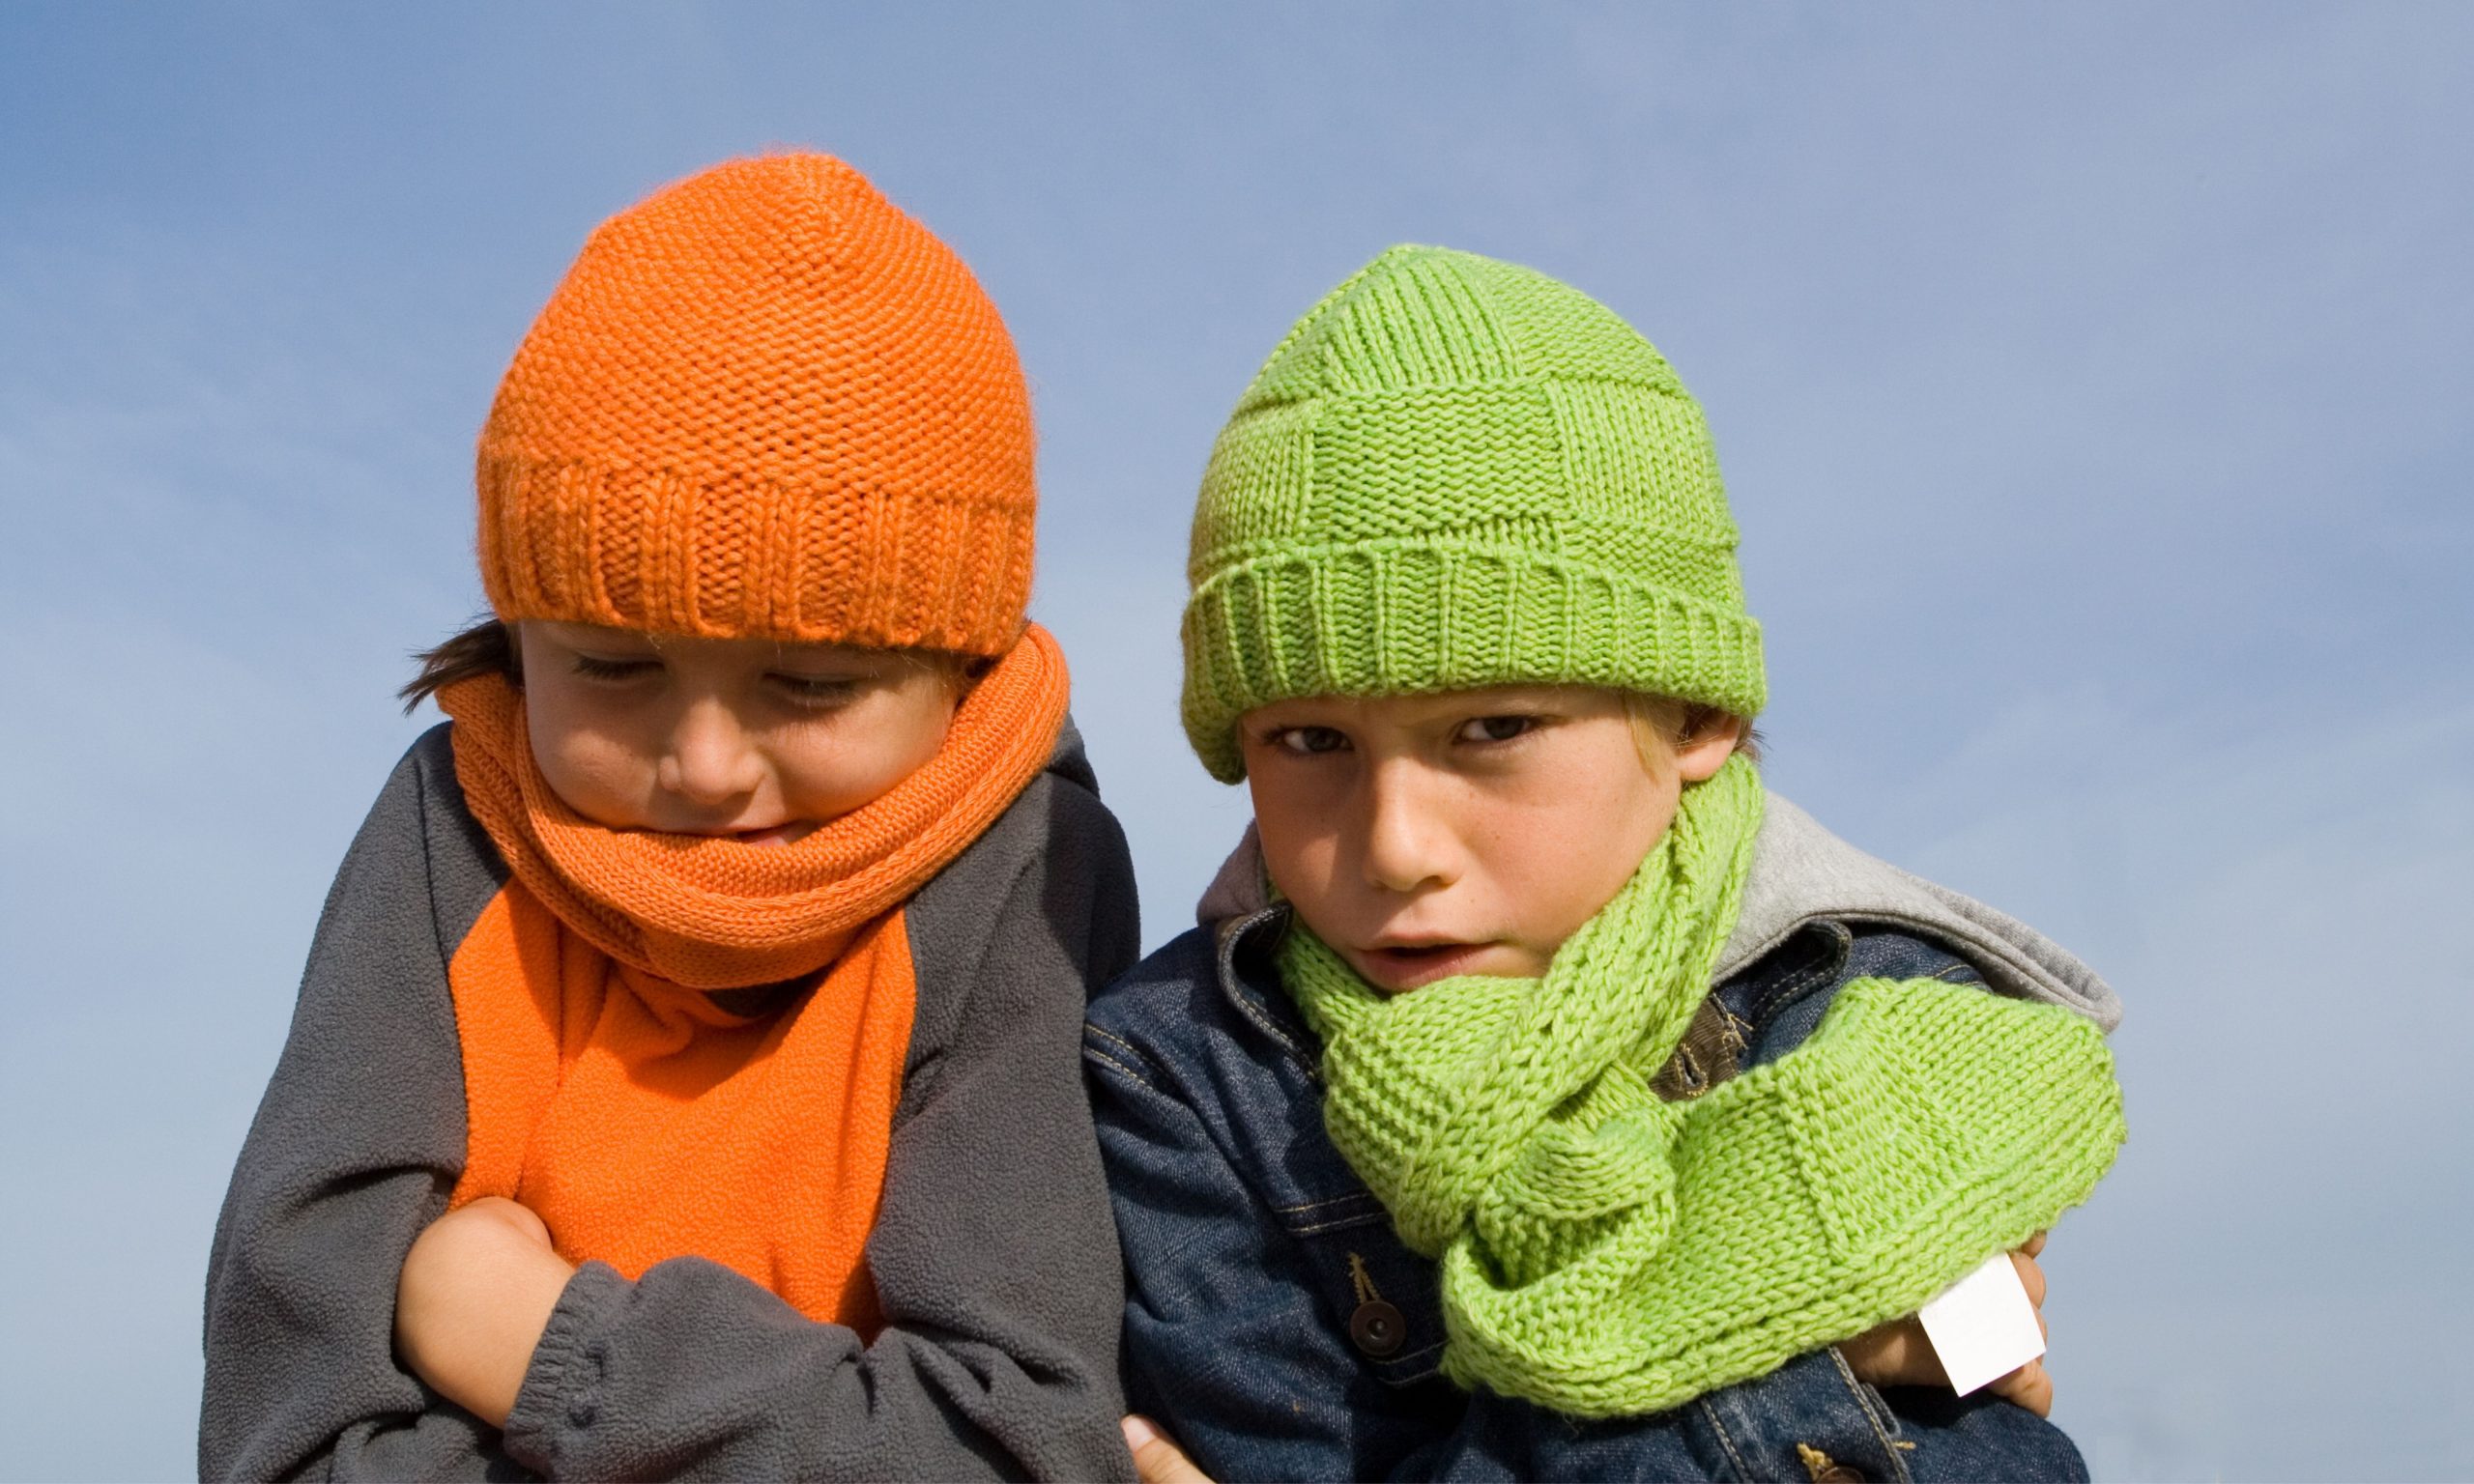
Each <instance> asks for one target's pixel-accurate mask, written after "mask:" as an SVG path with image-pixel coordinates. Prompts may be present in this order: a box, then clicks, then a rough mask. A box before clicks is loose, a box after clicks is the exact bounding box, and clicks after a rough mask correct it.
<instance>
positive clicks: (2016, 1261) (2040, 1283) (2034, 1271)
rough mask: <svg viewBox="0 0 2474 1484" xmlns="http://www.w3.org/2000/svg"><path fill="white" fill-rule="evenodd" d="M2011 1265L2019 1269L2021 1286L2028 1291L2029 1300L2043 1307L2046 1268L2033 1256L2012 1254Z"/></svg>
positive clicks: (2038, 1306)
mask: <svg viewBox="0 0 2474 1484" xmlns="http://www.w3.org/2000/svg"><path fill="white" fill-rule="evenodd" d="M2010 1266H2011V1267H2013V1268H2016V1269H2017V1270H2019V1286H2020V1287H2021V1288H2024V1289H2026V1290H2027V1291H2028V1302H2029V1303H2031V1304H2034V1305H2035V1306H2036V1307H2037V1308H2039V1309H2041V1308H2043V1307H2044V1306H2045V1270H2044V1269H2042V1268H2040V1267H2038V1266H2037V1265H2036V1260H2035V1259H2034V1258H2032V1257H2022V1256H2020V1255H2019V1254H2018V1253H2016V1252H2013V1253H2011V1254H2010Z"/></svg>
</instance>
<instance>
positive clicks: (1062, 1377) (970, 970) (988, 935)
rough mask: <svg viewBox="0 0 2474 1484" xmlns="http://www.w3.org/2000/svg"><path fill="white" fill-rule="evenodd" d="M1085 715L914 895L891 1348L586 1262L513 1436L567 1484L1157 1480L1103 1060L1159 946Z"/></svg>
mask: <svg viewBox="0 0 2474 1484" xmlns="http://www.w3.org/2000/svg"><path fill="white" fill-rule="evenodd" d="M1088 778H1089V775H1088V773H1087V770H1083V769H1082V768H1081V767H1080V765H1079V747H1076V746H1075V745H1074V743H1073V741H1072V739H1071V736H1070V734H1069V738H1068V742H1067V748H1066V751H1065V753H1063V754H1062V755H1061V756H1060V761H1059V763H1058V764H1057V765H1056V766H1055V767H1053V768H1052V770H1051V771H1050V773H1048V774H1046V775H1043V776H1042V777H1041V778H1040V779H1038V780H1036V781H1035V782H1034V783H1033V784H1032V785H1031V786H1030V788H1029V789H1028V790H1026V791H1025V792H1024V794H1023V796H1022V797H1021V799H1020V800H1019V801H1017V803H1016V804H1015V806H1014V808H1013V809H1012V810H1011V811H1009V812H1008V813H1007V814H1006V815H1005V816H1004V817H1003V818H1002V819H1000V820H999V821H998V822H997V824H996V825H995V826H994V827H992V829H991V830H990V831H989V833H988V835H987V836H985V837H983V838H982V839H981V840H980V841H979V842H977V843H975V844H974V845H973V846H972V847H971V848H970V849H969V850H968V851H966V852H964V855H963V856H962V857H961V858H960V859H958V860H957V861H955V863H954V864H953V865H952V866H950V867H948V868H947V869H946V870H945V871H944V872H943V873H942V874H940V875H939V876H938V877H937V878H936V879H935V881H932V882H931V883H930V884H929V885H928V886H927V887H925V888H923V889H922V891H921V892H920V894H919V895H918V897H916V898H915V899H913V900H912V901H911V902H910V903H909V905H908V906H907V907H906V909H905V917H906V924H907V926H908V929H909V940H910V944H911V954H912V958H913V961H914V963H915V965H916V968H917V974H918V990H919V993H918V1005H917V1011H916V1013H915V1016H914V1020H913V1027H912V1036H911V1046H910V1052H909V1057H908V1060H907V1063H906V1072H905V1077H906V1081H905V1086H904V1092H903V1098H902V1101H901V1104H900V1106H899V1108H898V1109H897V1111H896V1113H895V1119H894V1127H893V1145H892V1153H891V1156H890V1158H889V1160H888V1162H887V1167H886V1171H885V1187H884V1195H883V1201H882V1205H881V1207H880V1209H879V1213H878V1219H877V1229H876V1232H875V1234H874V1236H873V1237H872V1238H871V1239H870V1241H869V1244H868V1262H869V1267H870V1270H871V1271H872V1272H873V1273H874V1275H875V1278H876V1284H877V1298H878V1304H879V1308H880V1310H881V1312H882V1314H883V1318H884V1327H883V1328H882V1329H881V1330H880V1331H879V1332H878V1333H877V1335H876V1337H875V1338H874V1340H873V1341H872V1342H866V1343H863V1342H862V1340H861V1338H860V1336H859V1335H858V1334H857V1333H855V1332H854V1331H852V1330H850V1329H849V1328H846V1327H842V1326H839V1325H831V1324H821V1323H817V1322H814V1321H811V1320H807V1319H805V1318H802V1317H801V1316H800V1315H799V1314H797V1313H796V1312H795V1311H793V1310H792V1309H791V1307H790V1306H789V1305H788V1304H786V1303H784V1302H783V1301H782V1300H781V1299H778V1298H776V1297H774V1296H773V1295H772V1294H770V1293H768V1292H766V1291H765V1290H763V1289H762V1288H760V1287H758V1286H757V1285H756V1284H754V1283H751V1282H749V1281H747V1280H746V1279H744V1278H742V1277H740V1276H738V1275H737V1274H735V1273H734V1272H731V1271H730V1270H726V1269H724V1268H721V1267H719V1266H717V1265H715V1264H712V1263H708V1262H705V1261H702V1260H699V1259H695V1258H679V1259H674V1260H672V1261H669V1262H665V1263H660V1264H657V1265H655V1266H654V1267H652V1268H651V1269H649V1270H647V1271H646V1272H645V1274H644V1275H643V1276H642V1277H641V1278H640V1279H638V1280H636V1281H635V1282H632V1283H631V1282H628V1281H627V1280H626V1279H624V1278H623V1277H621V1276H620V1275H619V1273H618V1272H616V1271H615V1270H611V1269H609V1268H607V1267H604V1266H601V1265H598V1264H588V1265H586V1266H585V1267H584V1268H583V1269H582V1270H580V1271H579V1272H578V1273H577V1274H576V1276H575V1278H574V1279H573V1280H572V1281H571V1282H570V1283H569V1284H568V1286H567V1289H566V1291H565V1293H564V1294H563V1295H562V1296H561V1299H560V1302H559V1305H558V1308H557V1310H556V1311H555V1312H554V1313H553V1315H552V1316H551V1320H550V1325H549V1328H548V1329H547V1331H546V1332H545V1333H544V1334H543V1336H542V1339H541V1343H540V1345H539V1346H538V1347H537V1348H536V1349H535V1350H534V1352H533V1357H532V1367H531V1369H530V1371H529V1372H528V1373H527V1375H526V1378H525V1383H524V1388H523V1391H522V1393H521V1395H519V1397H518V1398H517V1401H516V1407H515V1412H514V1413H513V1414H512V1415H510V1416H509V1417H508V1419H507V1429H506V1441H507V1446H508V1449H509V1451H510V1452H511V1453H512V1454H513V1455H514V1456H515V1457H516V1458H518V1459H520V1460H521V1461H523V1462H524V1463H526V1464H528V1465H530V1466H531V1467H532V1468H534V1469H536V1470H540V1471H541V1472H542V1473H544V1474H547V1475H550V1476H552V1477H557V1478H647V1477H656V1476H658V1477H799V1478H819V1479H835V1478H849V1479H884V1478H936V1479H972V1478H1009V1477H1011V1478H1020V1477H1034V1478H1082V1479H1131V1478H1132V1477H1133V1463H1132V1460H1131V1458H1130V1457H1129V1456H1128V1454H1127V1452H1126V1449H1125V1446H1124V1443H1123V1442H1122V1441H1121V1440H1120V1436H1119V1433H1118V1428H1117V1419H1118V1416H1119V1414H1120V1413H1121V1412H1122V1411H1123V1400H1122V1397H1121V1395H1120V1393H1119V1384H1118V1380H1117V1357H1116V1341H1117V1330H1118V1319H1119V1314H1120V1312H1121V1308H1122V1303H1123V1288H1122V1276H1121V1270H1120V1267H1119V1262H1118V1257H1117V1248H1116V1236H1115V1229H1114V1223H1113V1222H1112V1220H1111V1219H1110V1216H1109V1208H1108V1191H1107V1186H1106V1184H1105V1182H1104V1180H1103V1177H1102V1174H1101V1169H1100V1156H1099V1149H1098V1143H1097V1139H1096V1136H1095V1134H1094V1133H1093V1130H1092V1126H1091V1115H1090V1111H1089V1105H1088V1103H1087V1101H1086V1100H1085V1095H1084V1092H1083V1087H1082V1082H1081V1073H1080V1070H1079V1051H1078V1047H1079V1036H1080V1028H1081V1020H1082V1010H1083V1004H1084V1001H1085V998H1086V997H1087V995H1088V993H1089V992H1090V991H1091V990H1092V989H1094V988H1095V987H1097V986H1098V985H1101V984H1104V983H1106V982H1107V981H1108V979H1110V978H1112V977H1113V976H1114V975H1116V974H1117V973H1118V972H1120V971H1121V970H1122V969H1124V968H1125V967H1126V966H1127V965H1128V964H1130V963H1131V962H1132V961H1133V958H1134V956H1135V954H1136V948H1137V929H1136V921H1135V907H1134V883H1133V872H1132V868H1131V864H1130V862H1129V861H1128V859H1127V855H1126V848H1125V842H1124V838H1123V836H1122V834H1121V833H1120V832H1119V831H1118V829H1117V825H1116V821H1115V820H1114V818H1113V817H1111V816H1110V815H1109V814H1108V811H1107V810H1106V809H1105V808H1103V807H1102V806H1101V804H1100V802H1099V799H1098V796H1097V794H1096V793H1095V792H1094V791H1092V790H1091V789H1090V787H1088V786H1087V785H1088Z"/></svg>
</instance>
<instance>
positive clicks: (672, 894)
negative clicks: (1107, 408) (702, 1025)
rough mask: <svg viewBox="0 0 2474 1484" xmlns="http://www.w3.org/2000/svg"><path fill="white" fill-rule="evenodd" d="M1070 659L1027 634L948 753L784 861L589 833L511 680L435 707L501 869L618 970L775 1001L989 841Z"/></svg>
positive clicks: (1056, 700) (754, 852) (1053, 731)
mask: <svg viewBox="0 0 2474 1484" xmlns="http://www.w3.org/2000/svg"><path fill="white" fill-rule="evenodd" d="M1066 693H1067V681H1066V671H1065V656H1064V653H1063V652H1062V651H1061V650H1060V649H1059V648H1058V647H1057V643H1056V641H1055V640H1054V639H1053V638H1051V637H1050V634H1049V633H1048V631H1047V630H1046V629H1043V628H1041V627H1040V626H1039V625H1037V624H1031V625H1029V626H1027V627H1026V628H1025V629H1024V631H1023V633H1022V637H1021V639H1020V640H1019V641H1017V642H1016V643H1015V644H1014V646H1013V648H1011V649H1010V650H1008V651H1006V653H1005V655H1004V656H1003V657H1002V658H1001V659H999V660H998V661H997V663H996V665H995V667H994V668H993V669H992V670H991V671H989V672H988V673H987V674H986V675H984V676H982V677H981V678H980V679H979V681H978V683H977V684H976V685H974V686H973V687H972V688H971V690H970V693H969V694H968V695H967V696H965V697H964V699H963V702H962V705H961V706H960V707H959V708H958V709H957V711H956V713H955V716H954V721H953V726H952V728H951V729H950V730H948V732H947V733H946V736H945V742H944V746H943V747H942V748H941V749H939V750H938V752H937V753H936V755H935V756H934V757H932V758H931V759H929V761H928V762H927V764H926V765H925V766H923V767H921V768H920V769H919V770H918V771H916V772H914V773H912V774H911V775H910V776H909V777H907V778H906V779H904V780H903V781H902V782H901V783H899V784H897V785H894V787H893V788H892V790H891V791H890V792H888V793H886V794H885V795H884V796H883V797H881V798H878V799H877V800H876V801H875V802H873V803H871V804H869V805H867V806H866V807H864V808H862V809H858V810H855V811H853V812H852V813H849V814H845V815H844V816H842V817H841V818H839V819H835V820H832V821H831V822H829V823H827V824H825V825H823V826H822V827H820V828H819V829H817V830H816V831H814V832H813V833H811V834H809V835H808V836H806V837H805V838H803V839H801V840H798V841H796V842H792V843H791V844H788V845H748V844H742V843H740V842H737V841H734V840H726V839H703V838H698V837H694V836H686V835H670V834H663V833H660V832H657V831H651V830H619V829H612V828H609V827H607V826H605V825H600V824H595V823H593V822H592V821H591V820H590V819H587V818H585V817H584V816H583V815H581V814H578V813H576V812H575V811H574V810H572V809H570V808H568V807H567V805H566V804H565V802H564V801H562V800H561V799H560V798H559V796H558V795H557V794H556V793H554V792H552V791H551V789H550V786H549V785H548V783H547V782H546V781H544V780H543V778H542V777H541V772H540V769H539V767H538V766H537V765H536V764H535V763H534V761H533V758H532V746H531V744H530V741H529V740H528V738H527V735H526V732H525V723H524V697H523V693H522V692H521V691H519V690H517V689H516V688H515V687H514V686H513V685H512V684H510V683H509V682H508V681H507V679H506V678H505V677H504V676H500V675H489V676H482V677H478V678H475V679H471V680H464V681H459V682H457V683H456V684H454V685H451V686H448V687H446V688H445V689H443V690H441V691H440V692H439V695H438V702H439V706H440V708H441V709H442V710H444V711H446V714H447V715H448V716H450V717H452V718H454V721H455V730H454V741H455V776H456V779H457V780H458V781H459V782H460V783H461V784H462V785H464V797H465V802H466V804H467V806H468V807H469V808H470V809H471V811H472V813H473V815H474V817H475V818H476V819H478V820H479V821H480V822H481V825H482V827H483V828H484V829H485V830H487V831H488V832H489V836H490V839H491V841H492V842H493V843H495V844H496V845H497V846H498V848H499V853H500V855H502V856H503V857H504V858H505V860H506V864H507V869H508V870H510V871H511V872H513V874H514V875H515V878H516V879H517V880H518V881H520V882H522V883H523V884H524V886H525V887H526V888H527V889H528V890H530V891H531V892H532V894H533V895H534V896H535V897H537V898H539V899H540V900H541V902H542V903H543V904H544V905H545V906H547V907H548V908H549V909H550V910H551V911H552V912H553V913H555V914H556V915H557V916H558V917H559V919H560V920H561V921H562V922H564V923H565V924H567V925H568V926H569V927H570V928H573V929H574V930H575V931H576V932H578V933H580V934H582V935H583V936H584V937H585V938H586V939H587V940H588V941H590V943H591V944H592V945H593V946H594V947H596V948H598V949H600V950H601V951H602V952H603V953H605V954H608V955H609V956H611V957H613V958H616V959H618V960H619V962H621V963H624V964H628V965H631V966H633V967H635V968H638V969H642V970H644V971H645V972H647V973H649V974H653V975H657V976H659V977H660V978H662V979H665V980H668V981H670V982H672V983H674V984H677V985H685V986H687V987H689V988H694V989H727V988H735V987H739V986H743V985H762V984H772V983H776V982H779V981H782V980H787V979H792V978H796V977H798V976H801V975H805V974H810V973H814V972H815V971H817V970H818V969H820V968H822V967H824V966H825V965H826V964H828V963H830V962H832V961H833V960H834V958H835V957H836V956H838V955H839V954H840V953H841V951H842V949H843V948H844V947H845V946H846V945H847V944H849V941H850V939H851V937H852V935H853V934H854V933H855V932H856V931H857V930H858V929H859V928H862V927H864V926H865V925H867V924H868V923H870V922H872V921H874V920H875V919H877V918H879V917H881V916H883V915H884V914H885V913H887V912H889V911H891V910H892V909H893V908H895V907H896V906H898V905H900V904H901V903H902V902H903V901H904V900H905V899H907V898H908V897H909V896H910V895H911V894H912V893H914V892H916V891H917V890H918V889H919V888H920V887H921V886H923V885H925V884H926V883H927V881H928V879H929V878H930V877H931V876H933V875H935V873H936V872H937V871H938V870H942V869H944V867H945V866H946V865H947V864H949V863H950V862H952V861H953V859H954V858H955V857H956V856H958V855H960V854H961V853H962V852H963V851H964V849H965V848H967V847H968V846H969V845H970V843H971V842H973V841H975V840H977V839H978V838H979V837H980V835H981V834H982V833H983V832H985V831H986V830H987V828H988V826H989V825H990V824H992V823H993V822H994V821H995V819H996V817H997V815H999V814H1001V813H1004V812H1005V810H1006V808H1007V807H1008V806H1009V805H1011V804H1012V803H1013V802H1014V800H1015V798H1016V796H1018V795H1019V794H1021V791H1022V789H1023V788H1024V787H1025V786H1026V785H1029V783H1030V781H1031V780H1032V779H1033V778H1036V777H1037V776H1039V773H1040V771H1041V770H1042V769H1043V768H1045V767H1047V766H1048V762H1049V757H1050V754H1051V753H1052V752H1053V751H1054V749H1055V746H1056V737H1057V732H1058V729H1059V728H1061V727H1062V726H1063V724H1064V720H1065V704H1066Z"/></svg>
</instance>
